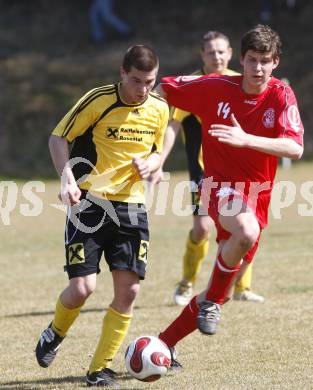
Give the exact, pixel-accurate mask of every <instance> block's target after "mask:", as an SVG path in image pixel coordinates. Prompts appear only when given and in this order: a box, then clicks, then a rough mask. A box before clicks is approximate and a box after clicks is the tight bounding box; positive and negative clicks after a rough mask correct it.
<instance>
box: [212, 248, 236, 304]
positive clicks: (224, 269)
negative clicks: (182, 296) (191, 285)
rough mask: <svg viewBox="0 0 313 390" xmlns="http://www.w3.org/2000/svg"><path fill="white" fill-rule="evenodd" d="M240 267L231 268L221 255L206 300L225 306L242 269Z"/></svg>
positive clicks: (215, 266) (214, 269) (216, 263)
mask: <svg viewBox="0 0 313 390" xmlns="http://www.w3.org/2000/svg"><path fill="white" fill-rule="evenodd" d="M240 265H241V263H239V264H237V265H236V266H235V267H229V266H228V265H226V264H225V263H224V260H223V259H222V256H221V255H219V256H218V258H217V260H216V262H215V264H214V268H213V271H212V275H211V279H210V282H209V287H208V291H207V293H206V296H205V299H206V300H208V301H212V302H215V303H219V304H223V303H224V301H225V298H226V296H227V293H228V290H229V288H230V287H231V285H232V282H233V280H234V277H235V276H236V274H237V272H238V271H239V269H240Z"/></svg>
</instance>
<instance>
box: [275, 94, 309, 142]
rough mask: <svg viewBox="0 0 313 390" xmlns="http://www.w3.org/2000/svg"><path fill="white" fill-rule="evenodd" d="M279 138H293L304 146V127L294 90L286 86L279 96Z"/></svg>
mask: <svg viewBox="0 0 313 390" xmlns="http://www.w3.org/2000/svg"><path fill="white" fill-rule="evenodd" d="M278 101H279V104H280V109H279V116H278V137H279V138H291V139H293V140H294V141H295V142H297V143H298V144H299V145H301V146H303V131H304V129H303V125H302V122H301V118H300V113H299V109H298V104H297V100H296V97H295V94H294V92H293V90H292V89H291V88H290V87H289V86H286V87H285V88H283V91H282V92H281V93H280V94H279V99H278Z"/></svg>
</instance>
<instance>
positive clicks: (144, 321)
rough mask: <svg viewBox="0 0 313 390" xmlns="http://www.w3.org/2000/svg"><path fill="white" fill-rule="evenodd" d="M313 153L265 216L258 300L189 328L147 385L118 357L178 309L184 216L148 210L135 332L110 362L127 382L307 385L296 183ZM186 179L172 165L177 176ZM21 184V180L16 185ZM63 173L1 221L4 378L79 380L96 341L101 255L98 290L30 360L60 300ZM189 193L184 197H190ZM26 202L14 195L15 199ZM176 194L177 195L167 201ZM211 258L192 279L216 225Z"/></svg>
mask: <svg viewBox="0 0 313 390" xmlns="http://www.w3.org/2000/svg"><path fill="white" fill-rule="evenodd" d="M311 175H312V164H305V163H300V164H295V165H294V167H293V168H292V169H291V170H288V171H280V172H279V175H278V179H280V180H291V181H293V182H295V183H296V185H297V199H296V202H295V203H294V204H293V205H292V206H290V207H288V208H286V209H284V210H282V219H281V220H277V219H273V218H272V217H270V226H269V227H268V228H267V229H266V230H265V232H264V234H263V237H262V241H261V246H260V250H259V252H258V255H257V257H256V261H255V265H254V273H253V277H254V279H253V289H254V290H255V291H257V292H259V293H261V294H263V295H264V296H265V297H266V301H265V303H264V304H253V303H244V302H230V303H229V304H227V305H225V307H224V309H223V315H222V320H221V324H220V328H219V332H218V334H217V335H216V336H214V337H205V336H202V335H200V333H199V332H197V331H196V332H194V333H193V334H192V335H191V336H189V337H188V338H186V339H184V340H182V342H181V343H180V344H179V345H178V352H179V360H180V361H181V363H182V364H183V365H184V368H185V369H184V370H183V371H182V372H180V373H175V374H173V373H170V374H168V375H167V376H166V377H164V378H162V379H161V380H160V381H158V382H155V383H153V384H146V383H142V382H139V381H137V380H135V379H132V378H130V377H129V376H128V375H127V374H126V372H125V367H124V363H123V355H124V351H125V349H126V346H127V344H128V343H129V342H130V341H131V340H132V339H133V338H135V337H137V336H139V335H143V334H154V335H156V334H158V332H159V331H160V330H162V329H163V328H164V327H165V326H167V324H169V323H170V321H171V320H172V319H174V318H175V317H176V315H177V314H178V313H179V312H180V308H178V307H175V306H174V305H173V303H172V294H173V291H174V288H175V283H176V282H177V281H178V280H179V278H180V276H181V256H182V254H183V250H184V241H185V237H186V234H187V232H188V230H189V229H190V226H191V217H185V218H183V217H177V216H175V215H173V213H172V212H171V211H170V208H171V207H169V210H168V212H167V214H166V215H165V216H156V215H154V213H153V211H152V212H151V213H150V223H151V244H150V245H151V250H150V259H149V270H148V274H147V279H146V280H145V281H144V282H143V283H142V289H141V292H140V295H139V297H138V299H137V301H136V309H135V316H134V320H133V323H132V326H131V328H130V332H129V334H128V335H127V338H126V340H125V342H124V344H123V345H122V348H121V350H120V351H119V353H118V355H117V357H116V360H115V362H114V365H113V366H112V368H114V369H116V370H117V371H118V372H120V380H119V381H120V383H121V385H122V388H123V389H165V388H167V389H180V390H181V389H183V390H185V389H186V390H188V389H196V390H198V389H199V390H201V389H203V390H204V389H210V390H254V389H255V390H263V389H264V390H271V389H275V390H276V389H284V390H285V389H288V390H289V389H295V390H299V389H301V390H312V388H313V385H312V384H313V371H312V366H313V357H312V346H313V336H312V334H313V325H312V312H313V310H312V309H313V304H312V302H313V278H312V249H311V248H312V217H298V216H297V206H298V204H300V203H307V202H305V201H304V200H303V199H302V198H301V196H300V192H299V189H300V186H301V183H303V182H305V181H309V180H310V177H311ZM182 179H184V180H185V179H186V175H185V174H184V173H181V174H176V175H173V176H172V182H171V183H172V187H173V186H174V185H175V183H176V182H177V181H179V180H182ZM18 186H19V189H20V194H21V188H22V184H21V183H19V184H18ZM58 188H59V183H57V182H47V183H46V192H45V193H44V194H38V196H40V198H41V199H42V200H43V202H44V207H43V212H42V213H41V215H40V216H37V217H24V216H22V215H21V214H20V211H19V207H18V208H17V209H16V210H15V212H13V213H12V214H11V216H10V217H11V225H10V226H1V228H0V232H1V244H0V245H1V252H0V253H1V257H0V269H1V274H0V286H1V305H0V325H1V328H0V329H1V332H0V351H1V353H0V389H1V390H9V389H10V390H15V389H24V390H30V389H36V390H37V389H45V390H46V389H80V388H85V384H84V376H85V373H86V370H87V368H88V364H89V361H90V359H91V355H92V353H93V350H94V348H95V345H96V343H97V338H98V335H99V332H100V327H101V321H102V317H103V313H104V310H105V308H106V307H107V306H108V305H109V303H110V300H111V297H112V283H111V278H110V274H109V272H108V270H107V268H106V266H105V263H104V262H103V263H102V273H101V274H100V276H99V278H98V286H97V291H96V292H95V294H94V295H93V296H92V297H91V298H90V299H89V301H88V302H87V303H86V305H85V307H84V310H83V311H82V313H81V315H80V317H79V318H78V320H77V321H76V322H75V324H74V325H73V327H72V329H71V331H70V332H69V334H68V337H67V339H66V341H65V342H64V344H63V345H62V347H61V349H60V352H59V355H58V357H57V359H56V361H55V362H54V363H53V365H52V366H51V367H50V368H49V369H42V368H40V367H38V366H37V363H36V360H35V356H34V352H33V351H34V348H35V345H36V343H37V339H38V336H39V334H40V332H41V330H42V329H43V328H44V327H45V326H46V325H47V324H48V323H49V321H51V318H52V315H53V311H54V305H55V301H56V299H57V297H58V295H59V293H60V291H61V289H62V288H63V287H64V286H65V285H66V283H67V276H66V274H65V273H63V272H62V267H63V223H64V215H63V214H62V213H61V212H60V211H57V210H55V209H54V208H52V207H51V206H50V204H51V203H56V195H57V192H58ZM187 199H188V198H187ZM21 203H27V201H26V200H25V199H24V198H23V197H22V196H20V197H19V199H18V203H17V204H18V206H19V205H20V204H21ZM171 204H172V197H171V200H170V202H169V205H170V206H171ZM211 241H212V246H211V251H210V255H209V258H208V259H207V260H206V262H205V264H204V266H203V269H202V271H201V275H200V278H199V280H198V283H197V286H196V287H197V290H201V289H202V288H203V287H204V286H205V285H206V283H207V280H208V276H209V274H210V271H211V267H212V260H213V258H214V252H215V249H216V246H215V243H214V233H212V240H211Z"/></svg>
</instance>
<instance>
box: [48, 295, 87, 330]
mask: <svg viewBox="0 0 313 390" xmlns="http://www.w3.org/2000/svg"><path fill="white" fill-rule="evenodd" d="M81 307H82V306H79V307H75V309H68V308H66V307H65V306H64V305H63V303H62V302H61V299H60V298H59V299H58V301H57V304H56V307H55V313H54V319H53V321H52V329H53V330H54V331H55V332H56V333H57V334H58V335H59V336H61V337H64V336H65V335H66V333H67V331H68V330H69V328H70V327H71V325H72V324H73V322H74V321H75V320H76V318H77V317H78V315H79V313H80V309H81Z"/></svg>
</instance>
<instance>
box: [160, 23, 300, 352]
mask: <svg viewBox="0 0 313 390" xmlns="http://www.w3.org/2000/svg"><path fill="white" fill-rule="evenodd" d="M280 53H281V42H280V38H279V36H278V34H277V33H276V32H275V31H273V30H272V29H271V28H270V27H268V26H264V25H258V26H256V27H255V28H253V29H252V30H250V31H248V32H247V33H246V34H245V35H244V36H243V38H242V41H241V58H240V61H241V64H242V66H243V75H242V76H216V75H214V76H201V77H196V76H193V77H192V78H191V77H190V76H187V77H185V76H179V77H176V78H175V77H166V78H163V79H162V82H161V84H160V85H159V87H158V88H157V89H158V90H159V91H160V92H161V93H162V92H163V95H164V96H165V97H166V98H167V100H168V102H169V103H170V104H171V105H174V106H177V107H179V108H181V109H184V110H188V111H191V112H193V113H195V114H196V115H198V116H199V117H200V118H201V122H202V147H203V159H204V171H205V180H204V183H203V187H202V192H201V196H202V199H203V202H204V204H205V205H206V206H207V207H208V211H209V214H210V216H211V217H212V218H213V220H214V221H215V225H216V228H217V241H218V242H219V246H218V251H217V258H216V262H215V265H214V269H213V271H212V275H211V277H210V281H209V283H208V286H207V289H206V290H205V291H203V292H202V293H201V294H199V295H198V296H195V297H194V298H193V299H192V300H191V301H190V303H189V304H188V305H187V306H186V307H185V308H184V310H183V311H182V313H181V314H180V315H179V317H178V318H176V320H175V321H174V322H172V324H170V325H169V327H168V328H167V329H165V330H164V331H163V332H162V333H161V334H160V338H161V340H163V341H164V342H165V343H166V344H167V345H168V346H169V347H174V346H175V344H176V343H177V342H178V341H179V340H181V339H182V338H183V337H185V336H187V335H188V334H189V333H191V332H192V331H194V330H195V329H196V328H197V327H198V329H199V330H200V331H201V332H202V333H204V334H209V335H212V334H214V333H215V332H216V329H217V324H218V321H219V320H220V311H221V305H222V304H223V303H224V301H225V297H226V296H227V292H228V290H229V288H230V287H231V285H232V283H233V280H234V278H235V276H236V274H237V272H238V271H239V269H240V267H241V266H242V267H244V265H245V264H247V263H249V262H251V261H252V259H253V257H254V254H255V252H256V250H257V247H258V242H259V238H260V233H261V231H262V229H263V228H264V227H265V226H266V224H267V212H268V207H269V202H270V196H271V190H272V187H273V182H274V178H275V174H276V168H277V162H278V157H289V158H292V159H299V158H301V156H302V153H303V126H302V123H301V119H300V115H299V111H298V107H297V101H296V98H295V96H294V93H293V91H292V89H291V88H290V87H289V86H288V85H286V84H285V83H283V82H281V81H280V80H278V79H276V78H274V77H272V76H271V75H272V72H273V70H274V69H275V68H276V67H277V66H278V64H279V55H280ZM242 259H244V261H243V264H242Z"/></svg>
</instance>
